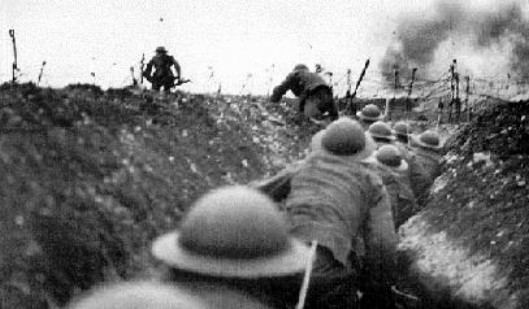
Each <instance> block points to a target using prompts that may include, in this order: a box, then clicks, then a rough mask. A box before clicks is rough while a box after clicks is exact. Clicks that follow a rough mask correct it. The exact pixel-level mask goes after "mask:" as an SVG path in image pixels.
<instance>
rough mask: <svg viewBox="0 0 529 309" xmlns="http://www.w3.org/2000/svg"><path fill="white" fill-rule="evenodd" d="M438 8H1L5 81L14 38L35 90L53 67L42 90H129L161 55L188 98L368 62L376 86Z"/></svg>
mask: <svg viewBox="0 0 529 309" xmlns="http://www.w3.org/2000/svg"><path fill="white" fill-rule="evenodd" d="M474 2H475V4H476V5H478V6H479V5H482V6H486V5H490V3H492V2H494V1H492V0H491V1H488V0H487V1H474ZM433 3H434V0H400V1H399V0H344V1H331V0H311V1H293V0H288V1H285V0H281V1H276V0H266V1H250V0H248V1H242V0H229V1H227V0H226V1H200V0H191V1H175V0H167V1H166V0H156V1H155V0H152V1H140V0H113V1H107V0H105V1H103V0H100V1H95V0H91V1H80V0H75V1H74V0H71V1H69V0H63V1H53V0H0V11H1V14H2V15H1V16H0V33H1V35H0V46H2V55H1V57H0V68H1V71H0V81H2V82H4V81H7V80H9V79H10V78H11V62H12V54H13V51H12V45H11V42H10V37H9V35H8V30H9V29H15V31H16V39H17V47H18V61H19V67H20V69H21V74H22V75H21V77H20V78H21V80H36V79H37V76H38V73H39V68H40V65H41V63H42V61H43V60H46V61H47V65H46V67H45V73H44V78H43V84H44V85H51V86H55V87H60V86H64V85H67V84H69V83H76V82H88V83H92V82H94V81H95V83H96V84H99V85H101V86H103V87H108V86H113V87H120V86H124V85H126V83H128V82H130V79H129V80H127V78H128V77H129V76H130V73H129V68H130V67H131V66H135V67H136V69H137V68H138V66H139V60H140V59H141V55H142V53H145V56H146V58H147V61H148V59H149V58H150V57H152V56H153V54H154V49H155V48H156V47H157V46H159V45H163V46H165V47H166V48H167V49H168V50H169V52H170V54H172V55H174V56H175V58H176V59H177V60H178V61H179V62H180V64H181V66H182V72H183V75H184V77H187V78H190V79H192V80H193V83H192V84H187V85H186V86H184V88H183V89H187V90H191V91H213V89H214V88H216V87H217V84H218V83H219V82H221V83H222V89H223V92H231V93H235V94H237V93H239V92H240V91H241V88H242V86H243V85H244V84H245V83H246V84H247V90H250V91H251V92H252V93H263V94H265V93H266V92H267V91H268V89H269V88H270V87H271V86H273V85H274V84H277V83H278V82H280V81H281V80H282V79H283V78H284V76H285V75H286V74H287V73H288V72H289V71H290V70H291V69H292V68H293V66H294V65H295V64H297V63H306V64H307V65H309V67H311V68H313V67H314V65H315V64H316V63H321V64H322V65H323V66H324V67H325V68H327V69H329V70H331V71H333V72H334V73H335V79H336V80H339V79H341V78H343V75H344V74H345V71H346V70H347V68H351V69H352V70H353V76H354V77H355V78H356V77H357V76H358V74H359V72H360V71H361V69H362V67H363V65H364V62H365V60H366V59H367V58H371V61H372V63H373V64H372V66H371V67H370V70H369V71H368V75H370V76H372V77H373V78H375V77H376V75H377V65H376V64H377V62H378V61H379V59H380V58H381V57H382V56H383V55H384V52H385V51H386V48H387V47H388V45H389V44H391V42H392V40H393V36H394V35H395V34H394V33H393V32H394V30H395V29H396V26H397V23H398V20H399V18H403V16H406V14H410V15H411V14H413V15H416V16H417V15H421V14H422V15H424V16H427V15H428V14H429V13H430V11H431V8H432V5H433ZM272 65H274V68H273V71H272ZM91 72H95V74H96V77H95V79H94V78H92V77H91V75H90V73H91ZM212 72H214V73H213V78H211V75H212V74H211V73H212ZM249 74H251V77H249ZM270 78H273V80H272V82H271V85H270ZM247 90H245V91H247Z"/></svg>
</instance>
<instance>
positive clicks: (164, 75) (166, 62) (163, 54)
mask: <svg viewBox="0 0 529 309" xmlns="http://www.w3.org/2000/svg"><path fill="white" fill-rule="evenodd" d="M173 66H174V70H175V73H176V75H175V74H174V73H173V71H172V70H171V67H173ZM153 67H154V73H152V76H151V72H152V69H153ZM143 76H144V77H145V78H146V79H147V80H148V81H149V82H151V84H152V89H153V90H157V91H158V90H160V89H161V88H162V87H163V88H164V91H165V92H167V93H169V92H170V91H171V88H173V87H174V85H175V80H177V79H180V78H181V77H182V75H181V70H180V65H179V64H178V62H177V61H176V60H175V59H174V57H173V56H170V55H168V54H167V50H166V49H165V47H163V46H160V47H158V48H156V55H155V56H154V57H153V58H152V59H151V61H149V63H147V67H146V68H145V71H144V72H143Z"/></svg>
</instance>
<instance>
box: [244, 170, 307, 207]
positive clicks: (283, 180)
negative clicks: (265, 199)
mask: <svg viewBox="0 0 529 309" xmlns="http://www.w3.org/2000/svg"><path fill="white" fill-rule="evenodd" d="M303 164H304V163H303V162H298V163H295V164H293V165H291V166H288V167H286V168H285V169H284V170H282V171H280V172H279V173H277V174H276V175H275V176H273V177H271V178H268V179H264V180H259V181H253V182H251V183H250V184H248V185H249V186H250V187H253V188H256V189H258V190H260V191H261V192H264V193H265V194H266V195H268V196H270V197H271V198H272V199H273V200H274V201H276V202H281V201H282V200H284V199H286V198H287V197H288V195H289V194H290V181H291V180H292V177H294V175H295V174H296V173H297V172H298V171H299V170H300V169H301V167H302V166H303Z"/></svg>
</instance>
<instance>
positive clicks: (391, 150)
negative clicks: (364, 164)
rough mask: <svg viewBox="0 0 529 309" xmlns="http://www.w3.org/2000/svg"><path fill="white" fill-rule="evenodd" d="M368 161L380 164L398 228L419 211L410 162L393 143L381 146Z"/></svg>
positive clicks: (396, 227)
mask: <svg viewBox="0 0 529 309" xmlns="http://www.w3.org/2000/svg"><path fill="white" fill-rule="evenodd" d="M366 161H368V162H376V163H377V165H378V168H379V172H380V176H381V177H382V182H383V183H384V185H385V186H386V190H387V192H388V195H389V198H390V201H391V209H392V212H393V220H394V221H395V229H398V227H399V226H401V225H402V224H403V223H404V222H405V221H406V220H407V219H408V218H410V217H411V216H412V215H413V214H414V213H415V211H417V203H416V201H415V196H414V195H413V191H412V190H411V185H410V178H409V175H408V163H406V160H404V159H403V157H402V154H401V152H400V151H399V150H398V149H397V148H396V147H395V146H392V145H384V146H382V147H380V148H379V149H378V151H375V153H374V154H373V156H371V157H370V158H369V159H367V160H366Z"/></svg>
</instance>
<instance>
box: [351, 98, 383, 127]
mask: <svg viewBox="0 0 529 309" xmlns="http://www.w3.org/2000/svg"><path fill="white" fill-rule="evenodd" d="M356 117H357V118H358V119H359V120H360V123H361V124H362V126H363V127H364V130H367V129H368V128H369V126H370V125H372V124H373V123H375V122H377V121H379V120H382V119H384V115H383V114H382V112H381V111H380V108H378V106H376V105H375V104H367V105H366V106H364V108H362V110H361V111H359V112H357V113H356Z"/></svg>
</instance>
